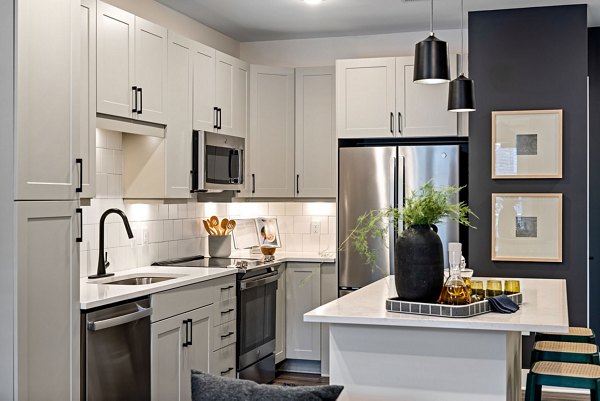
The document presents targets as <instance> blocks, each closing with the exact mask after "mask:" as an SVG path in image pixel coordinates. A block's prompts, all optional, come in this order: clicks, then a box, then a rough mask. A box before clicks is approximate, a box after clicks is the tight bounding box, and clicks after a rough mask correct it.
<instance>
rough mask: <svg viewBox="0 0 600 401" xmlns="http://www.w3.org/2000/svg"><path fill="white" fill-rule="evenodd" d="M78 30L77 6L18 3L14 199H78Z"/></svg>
mask: <svg viewBox="0 0 600 401" xmlns="http://www.w3.org/2000/svg"><path fill="white" fill-rule="evenodd" d="M80 25H81V10H80V3H79V1H64V0H44V1H40V0H21V1H19V3H18V9H17V10H16V30H15V34H16V38H15V40H16V43H15V45H16V49H17V50H18V51H16V52H15V53H16V56H15V57H16V65H15V76H16V87H15V91H16V94H15V97H16V127H15V128H16V132H17V135H15V149H16V150H15V170H16V171H15V186H16V188H15V199H16V200H69V199H76V198H77V192H76V189H77V188H78V187H80V180H81V175H80V174H79V167H80V166H79V165H78V164H77V163H76V160H75V159H76V158H77V156H78V155H77V154H78V153H79V151H78V150H79V129H80V120H79V107H80V104H79V103H80V102H79V96H80V87H79V64H80V56H79V55H80V51H81V42H80V35H79V31H80ZM6 134H7V133H5V135H6Z"/></svg>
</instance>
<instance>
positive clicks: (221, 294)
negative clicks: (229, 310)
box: [214, 276, 236, 302]
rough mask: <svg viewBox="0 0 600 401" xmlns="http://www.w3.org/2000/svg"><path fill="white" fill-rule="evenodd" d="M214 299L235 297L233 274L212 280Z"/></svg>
mask: <svg viewBox="0 0 600 401" xmlns="http://www.w3.org/2000/svg"><path fill="white" fill-rule="evenodd" d="M214 283H215V284H214V287H215V289H214V290H215V301H217V302H218V301H225V300H227V299H230V298H235V286H236V283H235V276H228V277H223V278H221V279H219V280H215V281H214Z"/></svg>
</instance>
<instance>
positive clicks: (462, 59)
mask: <svg viewBox="0 0 600 401" xmlns="http://www.w3.org/2000/svg"><path fill="white" fill-rule="evenodd" d="M464 14H465V12H464V9H463V0H460V75H463V74H464V68H465V67H464V64H465V29H464V23H463V16H464Z"/></svg>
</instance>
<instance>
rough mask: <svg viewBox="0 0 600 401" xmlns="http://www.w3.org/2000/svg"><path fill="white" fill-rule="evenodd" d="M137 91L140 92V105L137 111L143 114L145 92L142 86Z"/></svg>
mask: <svg viewBox="0 0 600 401" xmlns="http://www.w3.org/2000/svg"><path fill="white" fill-rule="evenodd" d="M137 91H138V93H139V94H140V107H139V108H138V110H137V113H138V114H142V108H143V106H142V102H143V101H144V94H143V93H142V88H138V89H137Z"/></svg>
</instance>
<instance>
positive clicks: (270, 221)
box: [256, 217, 281, 248]
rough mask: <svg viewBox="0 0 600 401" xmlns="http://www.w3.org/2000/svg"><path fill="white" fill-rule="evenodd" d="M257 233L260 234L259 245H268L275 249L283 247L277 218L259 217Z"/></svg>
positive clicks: (257, 219)
mask: <svg viewBox="0 0 600 401" xmlns="http://www.w3.org/2000/svg"><path fill="white" fill-rule="evenodd" d="M256 231H257V233H258V241H259V245H260V246H262V245H268V246H271V247H274V248H280V247H281V238H280V237H279V226H278V225H277V218H275V217H257V218H256Z"/></svg>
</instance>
